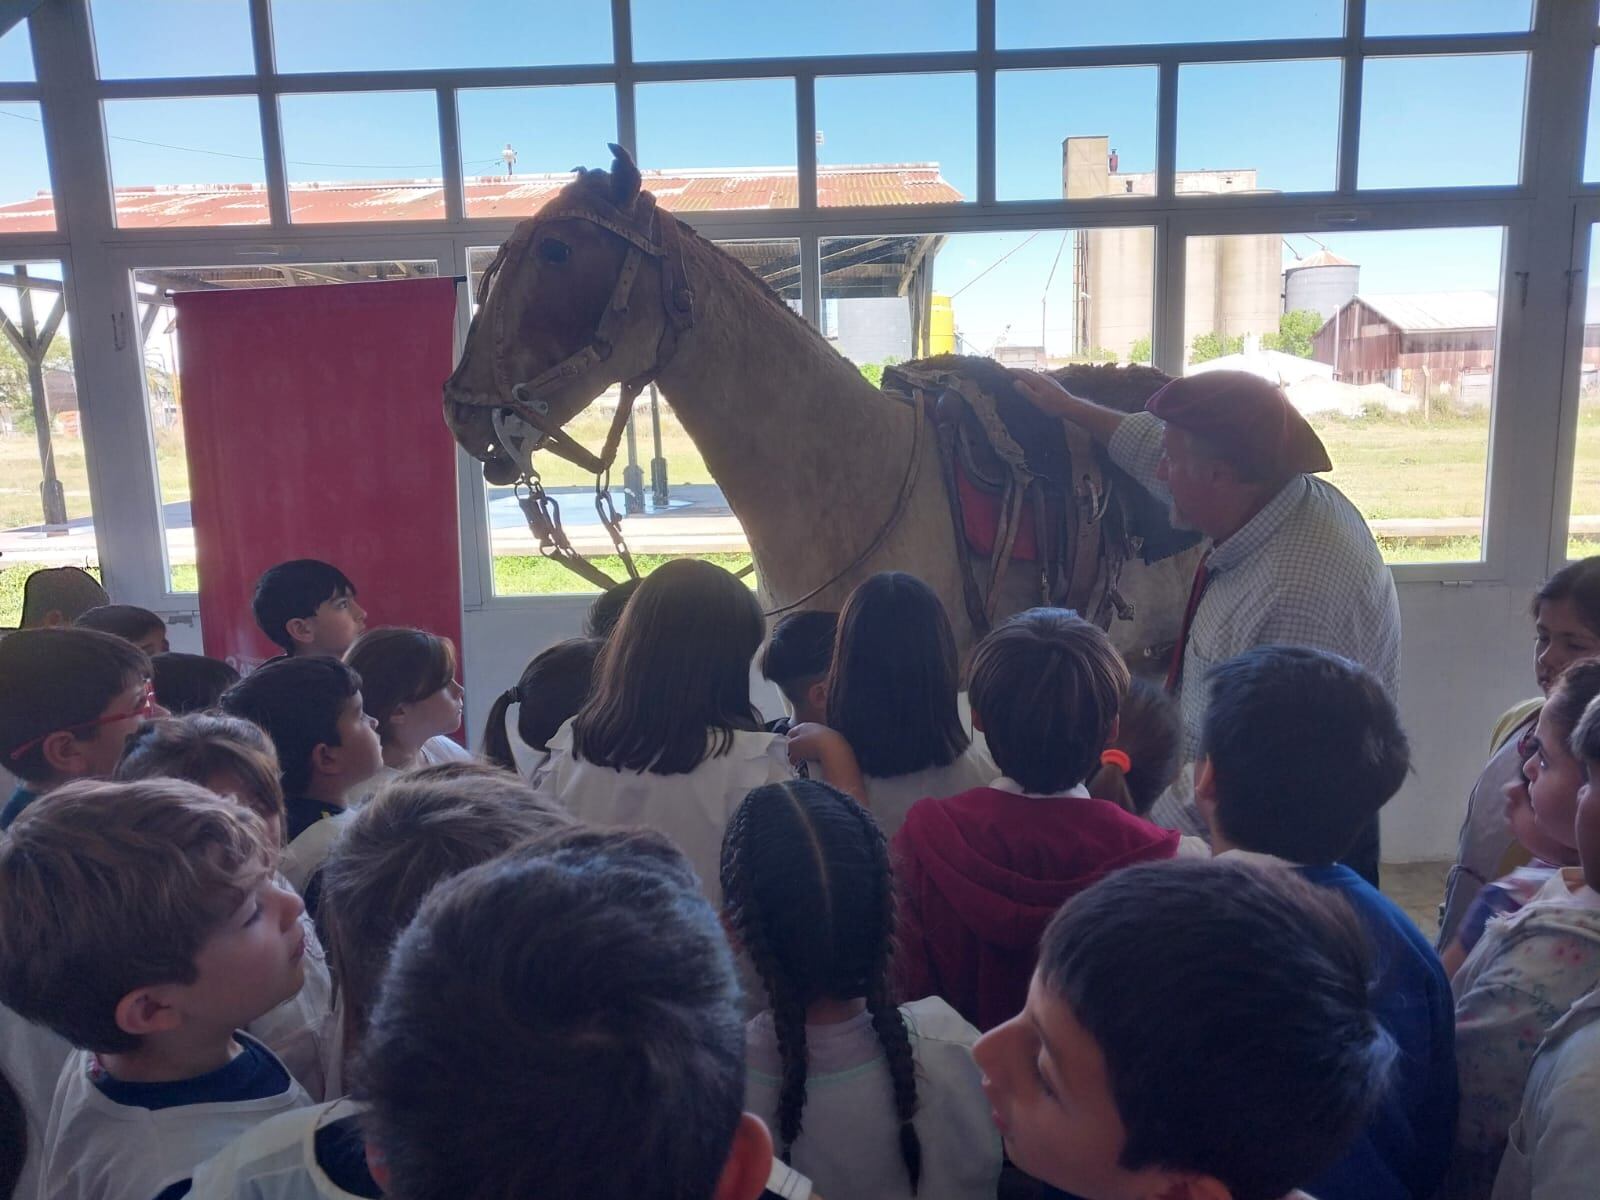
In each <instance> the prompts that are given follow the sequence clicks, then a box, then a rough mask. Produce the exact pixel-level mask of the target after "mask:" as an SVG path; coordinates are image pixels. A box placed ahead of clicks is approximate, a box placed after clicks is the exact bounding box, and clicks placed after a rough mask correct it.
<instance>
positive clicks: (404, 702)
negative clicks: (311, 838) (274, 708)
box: [344, 627, 472, 801]
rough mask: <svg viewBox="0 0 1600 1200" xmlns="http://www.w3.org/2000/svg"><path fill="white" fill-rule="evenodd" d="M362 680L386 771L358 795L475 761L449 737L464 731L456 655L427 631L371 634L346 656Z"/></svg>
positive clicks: (445, 640)
mask: <svg viewBox="0 0 1600 1200" xmlns="http://www.w3.org/2000/svg"><path fill="white" fill-rule="evenodd" d="M344 661H345V663H346V664H347V665H348V666H349V667H350V668H351V669H353V670H354V671H355V672H356V674H358V675H360V676H361V703H362V707H363V708H365V709H366V711H367V715H368V716H369V717H371V718H372V719H373V720H375V721H376V722H377V723H378V737H379V739H380V740H381V741H382V743H383V766H382V768H380V769H379V771H378V773H377V774H376V775H374V776H373V777H372V778H371V779H369V780H367V781H366V782H365V783H364V784H362V785H361V787H360V788H359V789H358V790H359V791H360V792H361V799H362V800H363V801H364V800H366V799H367V798H369V797H370V796H371V795H372V794H373V793H374V792H376V791H377V790H378V789H379V788H380V787H382V786H383V785H384V784H385V783H387V782H388V781H389V780H391V779H393V778H394V777H395V776H396V775H398V774H400V772H401V771H404V770H407V769H409V768H411V767H419V766H422V767H425V766H432V765H433V764H435V763H441V762H455V761H459V760H461V759H466V758H471V757H472V756H471V755H470V754H468V753H467V752H466V751H465V750H463V749H462V748H461V747H460V745H458V744H457V743H455V742H453V741H451V740H450V737H449V735H450V734H452V733H454V732H455V731H456V730H458V729H460V728H461V685H460V684H459V683H457V682H456V649H455V647H454V646H452V645H451V644H450V640H449V639H448V638H442V637H436V636H435V635H433V634H431V633H427V632H425V631H423V630H421V629H403V628H395V627H389V628H384V629H369V630H367V632H366V633H363V634H362V635H361V636H360V637H358V638H357V639H356V640H355V641H354V642H353V643H352V644H351V646H350V649H349V650H347V651H346V652H345V656H344Z"/></svg>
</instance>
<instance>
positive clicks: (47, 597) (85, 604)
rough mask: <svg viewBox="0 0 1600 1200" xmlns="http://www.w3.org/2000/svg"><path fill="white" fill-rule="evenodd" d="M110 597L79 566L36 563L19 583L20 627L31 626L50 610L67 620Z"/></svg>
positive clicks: (42, 621) (43, 617)
mask: <svg viewBox="0 0 1600 1200" xmlns="http://www.w3.org/2000/svg"><path fill="white" fill-rule="evenodd" d="M110 603H111V597H110V596H108V595H107V594H106V589H105V588H103V587H101V586H100V583H99V581H98V580H96V579H95V577H94V576H93V575H91V574H89V572H87V571H85V570H84V569H83V568H82V567H40V568H39V569H38V570H37V571H35V572H34V573H33V574H31V575H29V576H28V578H27V579H26V580H24V581H23V584H22V628H23V629H35V628H37V627H39V626H40V625H42V624H43V623H44V620H45V618H46V617H48V616H49V615H50V614H51V613H53V612H54V613H60V614H61V619H62V620H63V621H65V622H66V623H68V624H71V623H72V622H73V621H75V620H77V618H78V617H80V616H82V615H83V614H84V613H86V612H88V611H89V610H90V609H91V608H98V607H100V606H101V605H102V604H110Z"/></svg>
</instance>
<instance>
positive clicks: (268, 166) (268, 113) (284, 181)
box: [250, 0, 289, 229]
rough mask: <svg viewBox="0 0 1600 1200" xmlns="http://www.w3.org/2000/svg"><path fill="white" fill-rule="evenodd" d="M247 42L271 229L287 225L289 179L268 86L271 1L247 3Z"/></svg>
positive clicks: (273, 69) (272, 59)
mask: <svg viewBox="0 0 1600 1200" xmlns="http://www.w3.org/2000/svg"><path fill="white" fill-rule="evenodd" d="M250 42H251V46H252V48H253V50H254V53H255V63H256V74H255V78H254V79H253V80H251V81H250V89H251V90H252V91H254V92H255V95H256V107H257V111H258V112H259V114H260V118H261V159H262V164H263V170H264V174H265V177H266V185H267V220H268V222H269V223H270V224H271V225H272V226H273V228H275V229H282V228H283V227H285V226H286V225H288V224H289V177H288V168H287V167H286V165H285V163H284V154H283V124H282V122H281V121H280V120H279V113H278V98H277V96H276V95H274V93H273V90H272V84H273V81H274V80H275V78H276V76H277V71H278V66H277V54H276V51H275V50H274V48H273V45H272V4H271V0H250Z"/></svg>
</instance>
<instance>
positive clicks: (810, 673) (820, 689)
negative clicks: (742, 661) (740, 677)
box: [761, 611, 839, 733]
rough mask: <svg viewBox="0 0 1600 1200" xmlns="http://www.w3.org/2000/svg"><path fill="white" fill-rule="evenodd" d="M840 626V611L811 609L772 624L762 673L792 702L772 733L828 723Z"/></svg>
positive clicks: (764, 651)
mask: <svg viewBox="0 0 1600 1200" xmlns="http://www.w3.org/2000/svg"><path fill="white" fill-rule="evenodd" d="M838 629H839V614H838V613H832V612H812V611H807V612H795V613H790V614H789V615H788V616H786V617H784V618H783V619H782V620H780V621H779V622H778V623H777V624H776V625H774V626H773V627H772V632H771V634H769V635H768V636H767V645H766V648H765V649H764V650H762V651H761V674H762V677H763V678H765V679H767V680H769V681H770V682H772V683H774V684H776V685H777V687H778V690H779V691H780V692H782V693H783V698H784V699H785V700H787V701H788V702H789V716H787V717H781V718H779V719H778V720H776V721H774V722H772V723H771V724H770V725H768V726H767V728H768V729H770V730H771V731H772V732H773V733H788V732H789V730H790V729H791V728H793V727H794V726H796V725H804V724H807V723H808V722H810V723H815V724H818V725H825V724H827V720H828V667H829V666H830V665H831V664H832V663H833V639H834V634H835V633H837V632H838Z"/></svg>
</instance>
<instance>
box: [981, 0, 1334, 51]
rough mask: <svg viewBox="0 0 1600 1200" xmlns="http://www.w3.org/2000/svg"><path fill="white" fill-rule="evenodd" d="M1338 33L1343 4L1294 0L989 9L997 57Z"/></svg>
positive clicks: (1157, 0)
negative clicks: (1035, 49)
mask: <svg viewBox="0 0 1600 1200" xmlns="http://www.w3.org/2000/svg"><path fill="white" fill-rule="evenodd" d="M1343 29H1344V3H1343V0H1295V3H1293V4H1196V3H1194V0H1123V3H1121V4H1086V3H1082V2H1081V0H1080V2H1079V3H1073V4H1064V3H1062V0H997V3H996V5H995V39H996V44H997V45H998V46H999V47H1000V49H1002V50H1009V49H1017V48H1025V47H1029V46H1121V45H1130V46H1131V45H1141V44H1143V45H1166V44H1170V43H1173V42H1233V41H1271V40H1275V39H1280V38H1311V37H1337V36H1339V34H1340V33H1341V32H1342V31H1343Z"/></svg>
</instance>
